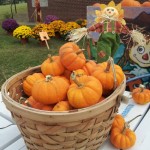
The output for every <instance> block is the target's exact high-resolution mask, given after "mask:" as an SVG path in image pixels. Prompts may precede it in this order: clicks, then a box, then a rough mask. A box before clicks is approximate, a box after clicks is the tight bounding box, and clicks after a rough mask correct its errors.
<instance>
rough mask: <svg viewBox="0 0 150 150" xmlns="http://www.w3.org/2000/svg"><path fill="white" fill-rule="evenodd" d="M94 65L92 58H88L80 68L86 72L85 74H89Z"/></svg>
mask: <svg viewBox="0 0 150 150" xmlns="http://www.w3.org/2000/svg"><path fill="white" fill-rule="evenodd" d="M95 66H96V63H95V62H94V61H93V60H88V61H87V62H86V64H85V65H84V66H83V68H82V69H83V70H84V71H85V72H86V73H87V75H91V74H92V72H93V70H94V67H95Z"/></svg>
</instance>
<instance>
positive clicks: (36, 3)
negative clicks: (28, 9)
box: [31, 0, 42, 23]
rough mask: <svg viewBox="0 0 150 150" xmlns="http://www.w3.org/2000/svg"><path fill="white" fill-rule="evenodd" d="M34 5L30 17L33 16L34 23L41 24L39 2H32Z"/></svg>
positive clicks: (36, 0)
mask: <svg viewBox="0 0 150 150" xmlns="http://www.w3.org/2000/svg"><path fill="white" fill-rule="evenodd" d="M34 5H35V10H34V12H33V14H32V16H31V18H32V17H33V16H35V19H36V22H38V23H40V22H42V11H41V6H40V0H34Z"/></svg>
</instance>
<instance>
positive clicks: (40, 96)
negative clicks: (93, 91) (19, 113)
mask: <svg viewBox="0 0 150 150" xmlns="http://www.w3.org/2000/svg"><path fill="white" fill-rule="evenodd" d="M68 88H69V83H68V82H67V81H66V80H65V79H64V78H62V77H57V76H54V77H52V76H50V75H47V76H46V79H44V80H40V81H38V82H36V83H35V84H34V85H33V88H32V96H33V98H34V99H35V100H36V101H38V102H41V103H43V104H55V103H57V102H59V101H62V100H65V98H66V96H67V90H68Z"/></svg>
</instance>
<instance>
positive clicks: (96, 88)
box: [67, 73, 102, 108]
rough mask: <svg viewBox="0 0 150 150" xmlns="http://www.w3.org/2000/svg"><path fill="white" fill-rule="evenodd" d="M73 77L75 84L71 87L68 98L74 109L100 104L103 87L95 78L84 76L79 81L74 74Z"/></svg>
mask: <svg viewBox="0 0 150 150" xmlns="http://www.w3.org/2000/svg"><path fill="white" fill-rule="evenodd" d="M71 76H72V80H73V81H74V82H75V83H72V84H71V85H70V87H69V90H68V93H67V96H68V101H69V103H70V104H71V106H72V107H74V108H84V107H88V106H91V105H94V104H96V103H98V102H99V100H100V97H101V96H102V85H101V83H100V82H99V81H98V80H97V79H96V78H95V77H92V76H86V75H84V76H81V77H80V78H78V80H77V79H76V77H75V74H74V73H72V74H71Z"/></svg>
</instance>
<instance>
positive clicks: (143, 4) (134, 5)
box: [121, 0, 150, 7]
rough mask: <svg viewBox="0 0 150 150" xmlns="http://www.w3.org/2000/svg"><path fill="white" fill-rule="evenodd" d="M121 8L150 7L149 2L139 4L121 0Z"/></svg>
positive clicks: (134, 1) (130, 0) (131, 0)
mask: <svg viewBox="0 0 150 150" xmlns="http://www.w3.org/2000/svg"><path fill="white" fill-rule="evenodd" d="M121 6H125V7H126V6H127V7H150V1H145V2H143V3H140V2H139V1H137V0H122V1H121Z"/></svg>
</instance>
